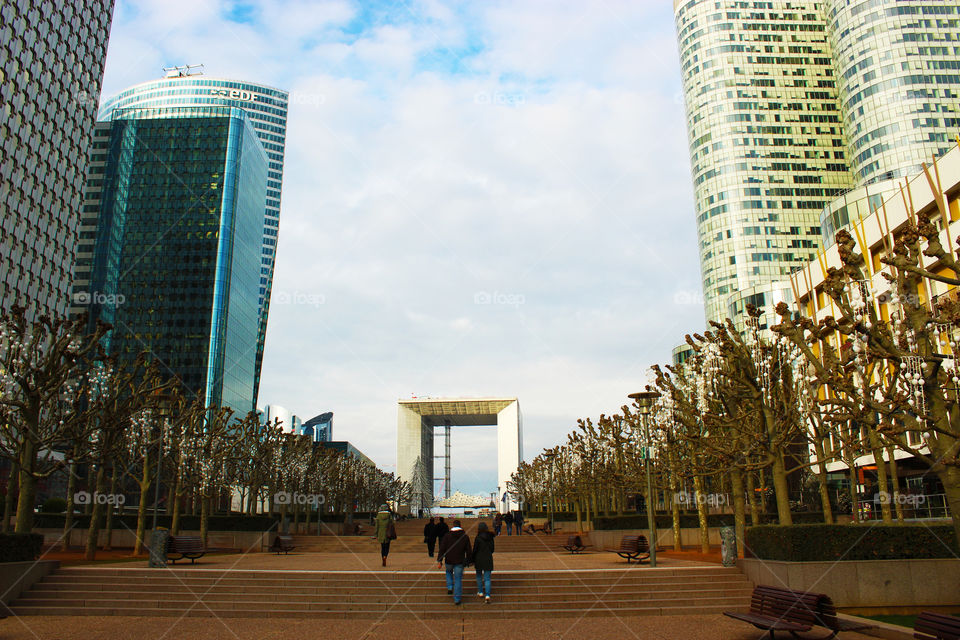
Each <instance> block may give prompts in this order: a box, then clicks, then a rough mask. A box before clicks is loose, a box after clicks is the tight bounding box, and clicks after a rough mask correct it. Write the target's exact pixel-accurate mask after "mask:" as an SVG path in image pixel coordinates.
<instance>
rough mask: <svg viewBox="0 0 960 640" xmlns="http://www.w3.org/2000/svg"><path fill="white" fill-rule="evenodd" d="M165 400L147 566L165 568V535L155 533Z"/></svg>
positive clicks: (165, 414) (162, 421) (165, 416)
mask: <svg viewBox="0 0 960 640" xmlns="http://www.w3.org/2000/svg"><path fill="white" fill-rule="evenodd" d="M165 400H166V398H161V404H160V407H161V410H160V419H161V422H160V439H159V440H158V441H157V477H156V479H155V480H154V482H155V483H156V484H155V485H154V488H153V524H152V527H151V531H150V561H149V563H148V564H149V566H151V567H155V568H157V567H165V566H166V565H167V559H166V557H167V554H166V546H167V533H166V532H165V533H164V535H160V534H159V532H158V531H157V510H158V509H159V508H160V477H161V476H160V471H161V463H162V461H163V440H164V437H165V436H166V435H167V420H168V416H167V412H168V410H169V408H168V407H167V405H166V404H164V401H165Z"/></svg>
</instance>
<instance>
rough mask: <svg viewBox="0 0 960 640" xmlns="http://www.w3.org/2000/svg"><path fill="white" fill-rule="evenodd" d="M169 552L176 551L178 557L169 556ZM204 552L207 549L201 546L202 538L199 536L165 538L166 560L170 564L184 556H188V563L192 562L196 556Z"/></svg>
mask: <svg viewBox="0 0 960 640" xmlns="http://www.w3.org/2000/svg"><path fill="white" fill-rule="evenodd" d="M171 553H178V554H180V557H178V558H171V557H170V554H171ZM206 553H207V549H206V547H204V546H203V539H202V538H200V536H170V538H169V539H168V540H167V560H169V561H170V562H171V563H172V564H176V562H177V560H183V559H184V558H189V559H190V564H193V563H195V562H196V561H197V558H200V557H202V556H203V555H204V554H206Z"/></svg>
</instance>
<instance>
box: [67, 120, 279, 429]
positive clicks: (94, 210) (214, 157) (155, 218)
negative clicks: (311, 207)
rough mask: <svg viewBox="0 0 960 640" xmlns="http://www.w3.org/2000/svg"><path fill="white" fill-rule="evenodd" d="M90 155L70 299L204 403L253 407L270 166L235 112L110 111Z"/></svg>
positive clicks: (123, 354)
mask: <svg viewBox="0 0 960 640" xmlns="http://www.w3.org/2000/svg"><path fill="white" fill-rule="evenodd" d="M111 116H112V119H111V120H110V121H109V122H101V123H98V124H97V126H96V132H95V137H94V142H93V145H92V152H91V164H90V170H89V175H88V179H87V184H88V190H87V192H86V194H85V196H86V197H85V200H84V211H83V227H82V231H81V243H82V244H81V248H80V256H79V258H78V270H77V271H78V273H77V278H76V283H75V291H74V302H75V305H76V306H77V307H80V306H83V307H85V309H86V310H88V311H89V313H90V321H91V322H94V321H96V320H97V319H101V320H104V321H106V322H109V323H110V324H111V325H113V329H112V330H111V331H110V333H109V334H108V336H107V338H106V339H105V346H106V349H107V351H108V353H110V354H111V355H115V356H117V357H118V358H120V359H121V360H125V361H130V360H133V359H134V358H136V356H137V355H138V354H139V353H140V352H142V351H145V352H147V353H148V354H149V355H150V356H151V357H152V358H154V359H156V360H157V361H159V362H160V364H161V366H162V369H163V371H164V372H165V373H167V374H170V375H174V376H177V377H178V378H179V379H180V381H181V383H182V386H183V388H184V389H185V390H186V391H187V392H189V393H190V394H192V395H194V396H196V397H199V398H202V399H203V400H204V401H205V402H206V403H207V404H208V405H209V404H218V405H221V406H227V407H231V408H233V409H234V410H235V412H237V413H238V414H239V415H245V414H246V413H247V412H249V411H252V410H254V408H255V404H254V378H255V372H256V345H257V339H256V338H257V329H258V314H259V305H258V296H259V275H260V247H261V245H262V237H263V202H264V198H265V197H266V191H267V162H268V158H267V155H266V153H265V152H264V149H263V145H262V144H261V143H260V140H259V138H258V137H257V135H256V133H255V132H254V130H253V127H252V126H251V124H250V121H249V119H248V118H247V116H246V114H245V112H244V111H243V110H242V109H237V108H233V107H223V106H205V107H181V108H164V109H115V110H114V111H112V112H111Z"/></svg>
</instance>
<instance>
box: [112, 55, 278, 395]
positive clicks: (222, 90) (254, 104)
mask: <svg viewBox="0 0 960 640" xmlns="http://www.w3.org/2000/svg"><path fill="white" fill-rule="evenodd" d="M192 73H194V71H192V70H191V69H190V68H187V67H179V68H176V69H173V70H171V71H170V74H169V75H168V77H166V78H162V79H159V80H151V81H149V82H144V83H142V84H138V85H135V86H133V87H130V88H129V89H125V90H124V91H121V92H120V93H118V94H117V95H115V96H113V97H111V98H109V99H108V100H107V101H106V102H105V103H104V105H103V107H102V108H101V110H100V118H101V119H107V118H109V117H110V113H111V111H113V110H114V109H131V108H152V109H168V108H176V107H192V106H206V105H220V106H225V107H235V108H238V109H242V110H243V111H244V112H245V113H246V114H247V117H248V118H249V120H250V122H251V124H252V125H253V129H254V131H255V132H256V134H257V136H258V137H259V139H260V142H261V143H262V144H263V148H264V149H265V150H266V152H267V157H268V159H269V164H268V167H267V196H266V199H265V203H264V218H263V234H262V235H263V237H262V248H261V256H260V262H261V264H260V276H259V280H260V294H259V300H258V304H259V327H258V330H257V337H256V344H257V354H256V374H255V376H254V402H256V396H257V395H258V391H259V389H260V367H261V364H262V362H263V348H264V341H265V339H266V333H267V318H268V316H269V312H270V294H271V292H272V288H273V270H274V263H275V260H276V250H277V232H278V229H279V226H280V192H281V186H282V183H283V156H284V149H285V146H286V139H287V103H288V99H289V96H288V93H287V92H286V91H282V90H280V89H274V88H273V87H268V86H266V85H263V84H258V83H254V82H247V81H245V80H244V81H241V80H227V79H222V78H213V77H207V76H203V75H190V74H192Z"/></svg>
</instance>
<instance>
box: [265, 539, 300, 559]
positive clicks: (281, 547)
mask: <svg viewBox="0 0 960 640" xmlns="http://www.w3.org/2000/svg"><path fill="white" fill-rule="evenodd" d="M294 549H296V547H295V546H293V536H285V535H278V536H277V537H276V538H274V539H273V544H272V545H270V551H275V552H276V553H277V555H280V552H281V551H282V552H283V554H284V555H286V554H288V553H290V552H291V551H293V550H294Z"/></svg>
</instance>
